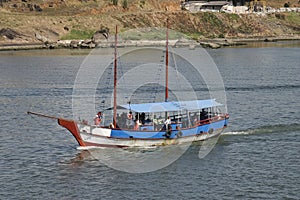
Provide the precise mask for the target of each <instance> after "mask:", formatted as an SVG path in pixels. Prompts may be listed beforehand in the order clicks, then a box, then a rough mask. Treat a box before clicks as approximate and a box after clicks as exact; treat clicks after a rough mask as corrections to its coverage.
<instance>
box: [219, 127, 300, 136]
mask: <svg viewBox="0 0 300 200" xmlns="http://www.w3.org/2000/svg"><path fill="white" fill-rule="evenodd" d="M293 131H300V124H277V125H271V126H261V127H258V128H254V129H247V130H240V131H229V132H224V133H222V136H226V135H253V134H265V133H284V132H293Z"/></svg>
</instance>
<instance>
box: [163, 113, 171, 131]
mask: <svg viewBox="0 0 300 200" xmlns="http://www.w3.org/2000/svg"><path fill="white" fill-rule="evenodd" d="M169 125H171V118H170V116H168V118H167V120H166V121H165V122H164V126H163V130H167V129H169Z"/></svg>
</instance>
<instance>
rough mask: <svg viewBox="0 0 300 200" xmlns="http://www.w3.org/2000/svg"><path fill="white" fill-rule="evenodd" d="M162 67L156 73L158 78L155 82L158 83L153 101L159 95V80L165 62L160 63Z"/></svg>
mask: <svg viewBox="0 0 300 200" xmlns="http://www.w3.org/2000/svg"><path fill="white" fill-rule="evenodd" d="M159 66H160V67H159V68H158V70H157V74H156V80H155V83H156V86H155V88H154V93H153V103H154V102H155V101H156V97H157V94H158V90H159V81H160V79H161V74H162V73H161V72H162V66H163V64H160V65H159Z"/></svg>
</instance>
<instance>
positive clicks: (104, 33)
mask: <svg viewBox="0 0 300 200" xmlns="http://www.w3.org/2000/svg"><path fill="white" fill-rule="evenodd" d="M108 37H109V28H107V27H101V28H100V30H98V31H96V32H95V33H94V35H93V37H92V41H93V43H100V42H104V41H107V39H108Z"/></svg>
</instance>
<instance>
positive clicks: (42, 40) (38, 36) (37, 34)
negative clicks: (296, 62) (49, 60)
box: [34, 33, 49, 43]
mask: <svg viewBox="0 0 300 200" xmlns="http://www.w3.org/2000/svg"><path fill="white" fill-rule="evenodd" d="M34 35H35V38H36V39H37V40H39V41H41V42H43V43H49V39H48V38H46V37H45V36H43V35H40V34H39V33H35V34H34Z"/></svg>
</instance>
